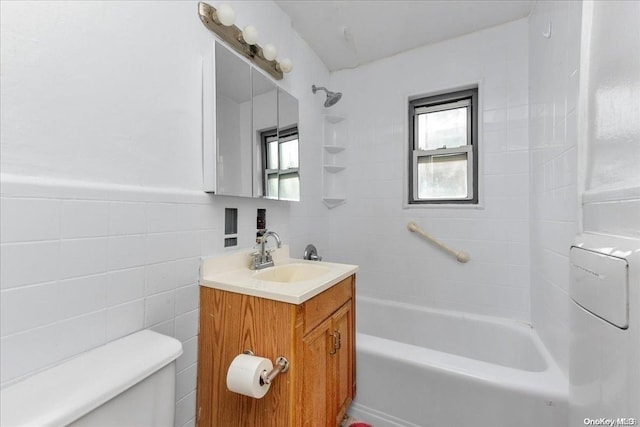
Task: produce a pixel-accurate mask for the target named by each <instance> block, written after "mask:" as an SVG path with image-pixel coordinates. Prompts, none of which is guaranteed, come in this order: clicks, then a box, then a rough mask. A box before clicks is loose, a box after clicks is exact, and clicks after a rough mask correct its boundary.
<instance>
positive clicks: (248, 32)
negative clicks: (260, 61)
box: [242, 25, 258, 46]
mask: <svg viewBox="0 0 640 427" xmlns="http://www.w3.org/2000/svg"><path fill="white" fill-rule="evenodd" d="M242 40H244V42H245V43H246V44H248V45H251V46H253V45H254V44H256V43H258V30H256V27H254V26H253V25H247V26H246V27H244V30H242Z"/></svg>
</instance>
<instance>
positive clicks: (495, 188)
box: [324, 19, 530, 321]
mask: <svg viewBox="0 0 640 427" xmlns="http://www.w3.org/2000/svg"><path fill="white" fill-rule="evenodd" d="M527 39H528V22H527V19H521V20H518V21H515V22H512V23H508V24H505V25H500V26H497V27H493V28H490V29H486V30H483V31H479V32H476V33H473V34H469V35H466V36H462V37H459V38H456V39H452V40H447V41H443V42H440V43H435V44H432V45H428V46H424V47H421V48H418V49H414V50H411V51H407V52H404V53H401V54H398V55H395V56H393V57H391V58H386V59H383V60H380V61H376V62H374V63H371V64H367V65H363V66H361V67H358V68H357V69H354V70H344V71H339V72H336V73H334V74H333V75H332V77H331V86H330V87H331V89H332V90H334V91H342V92H343V93H344V96H343V98H342V100H341V101H340V102H339V103H338V104H336V106H335V107H333V108H332V110H331V114H338V115H340V114H342V115H344V116H346V117H347V120H348V123H349V129H348V132H349V135H348V147H347V150H346V153H347V157H348V160H347V165H346V166H347V170H346V172H345V173H346V174H347V176H346V179H345V182H346V186H347V189H346V193H347V203H346V204H344V205H342V206H339V207H337V208H335V209H333V210H331V211H330V224H329V227H330V229H329V230H330V233H328V234H327V237H326V238H327V239H329V247H330V250H329V251H327V252H326V253H325V254H324V255H326V257H327V258H326V259H333V260H340V261H344V262H351V263H354V264H359V265H360V267H361V271H360V273H359V279H358V292H359V294H361V295H368V296H373V297H377V298H382V299H391V300H397V301H404V302H410V303H414V304H419V305H422V306H427V307H437V308H443V309H451V310H456V311H463V312H472V313H480V314H486V315H491V316H498V317H505V318H511V319H517V320H522V321H529V319H530V316H529V306H530V300H529V140H528V138H529V135H528V126H529V122H528V112H529V100H528V90H527V87H528V81H529V78H528V76H529V68H528V67H529V65H528V42H527ZM472 84H478V85H479V88H480V99H481V101H480V102H481V105H480V126H481V127H480V141H479V143H480V146H479V147H480V198H481V207H480V208H479V209H470V208H468V207H458V208H450V209H447V208H442V207H430V208H429V207H421V208H409V209H405V208H403V191H404V186H405V182H406V179H405V172H404V171H405V168H406V162H405V149H406V145H407V144H408V142H407V133H406V122H407V109H408V106H407V98H408V97H409V96H414V95H422V94H430V93H434V92H438V91H442V90H446V89H455V88H459V87H461V86H468V85H472ZM410 220H415V221H416V222H418V224H420V225H421V226H422V227H423V228H424V229H425V230H426V231H428V232H429V233H431V234H433V235H434V236H435V237H437V238H439V239H441V240H443V241H444V242H446V243H447V244H449V245H451V246H453V247H455V248H461V249H464V250H466V251H467V252H469V253H470V255H471V261H470V262H469V263H467V264H460V263H458V262H456V261H455V260H454V259H452V258H451V257H450V256H448V255H446V254H444V253H443V252H441V251H440V250H438V249H436V248H435V247H434V246H433V245H430V244H429V243H427V242H425V241H423V240H421V239H420V238H418V237H417V236H416V235H414V234H411V233H410V232H409V231H408V230H407V228H406V224H407V222H408V221H410Z"/></svg>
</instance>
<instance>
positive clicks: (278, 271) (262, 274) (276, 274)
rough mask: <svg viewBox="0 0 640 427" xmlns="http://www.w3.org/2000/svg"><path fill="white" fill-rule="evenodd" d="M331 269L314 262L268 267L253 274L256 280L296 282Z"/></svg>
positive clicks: (325, 272) (318, 275)
mask: <svg viewBox="0 0 640 427" xmlns="http://www.w3.org/2000/svg"><path fill="white" fill-rule="evenodd" d="M329 271H330V269H329V268H328V267H324V266H321V265H312V264H298V263H295V264H285V265H277V266H275V267H268V268H266V269H265V270H262V271H259V272H257V273H255V274H254V275H253V278H254V279H256V280H266V281H268V282H280V283H296V282H304V281H306V280H311V279H315V278H316V277H320V276H322V275H324V274H327V273H328V272H329Z"/></svg>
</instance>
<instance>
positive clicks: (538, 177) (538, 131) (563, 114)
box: [529, 1, 582, 373]
mask: <svg viewBox="0 0 640 427" xmlns="http://www.w3.org/2000/svg"><path fill="white" fill-rule="evenodd" d="M581 10H582V3H581V2H575V1H549V2H546V1H539V2H536V3H535V6H534V9H533V11H532V13H531V15H530V17H529V100H530V119H529V141H530V145H531V201H530V206H531V214H530V215H531V320H532V322H533V323H534V324H535V326H536V328H537V331H538V334H539V335H540V337H541V338H542V340H543V342H544V343H545V345H546V347H547V348H548V349H549V350H550V352H551V353H552V355H553V356H554V358H555V360H556V361H557V362H558V364H559V365H560V367H561V368H562V369H563V370H564V371H565V373H566V372H567V371H568V341H569V329H568V328H569V315H568V309H569V302H570V300H569V295H568V293H567V292H568V286H569V247H570V246H571V244H572V243H573V240H574V237H575V235H576V232H577V231H578V187H577V177H578V133H577V132H578V126H577V120H578V115H577V105H578V91H579V79H580V71H581V70H580V46H581V41H580V27H581V16H582V14H581Z"/></svg>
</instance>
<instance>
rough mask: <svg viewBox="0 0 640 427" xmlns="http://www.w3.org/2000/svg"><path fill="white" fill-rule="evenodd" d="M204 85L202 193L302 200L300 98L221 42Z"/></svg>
mask: <svg viewBox="0 0 640 427" xmlns="http://www.w3.org/2000/svg"><path fill="white" fill-rule="evenodd" d="M202 86H203V87H202V89H203V105H202V106H203V179H204V190H205V191H206V192H209V193H214V194H219V195H225V196H240V197H258V198H268V199H277V200H294V201H295V200H299V199H300V170H299V156H298V148H299V139H298V101H297V100H296V98H295V97H293V96H292V95H290V94H288V93H287V92H286V91H285V90H283V89H282V88H280V87H278V86H277V85H276V84H275V82H274V81H273V80H272V79H271V78H270V77H268V76H267V75H265V74H263V73H262V72H261V71H259V70H258V69H256V68H254V67H253V66H252V65H251V64H249V63H248V62H247V61H246V60H245V59H244V58H242V57H240V56H239V55H237V54H236V53H235V52H232V51H231V50H229V49H227V48H226V47H225V46H224V45H222V44H221V43H220V42H218V41H216V42H214V45H213V52H212V53H211V54H210V55H207V56H205V58H204V62H203V85H202Z"/></svg>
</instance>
